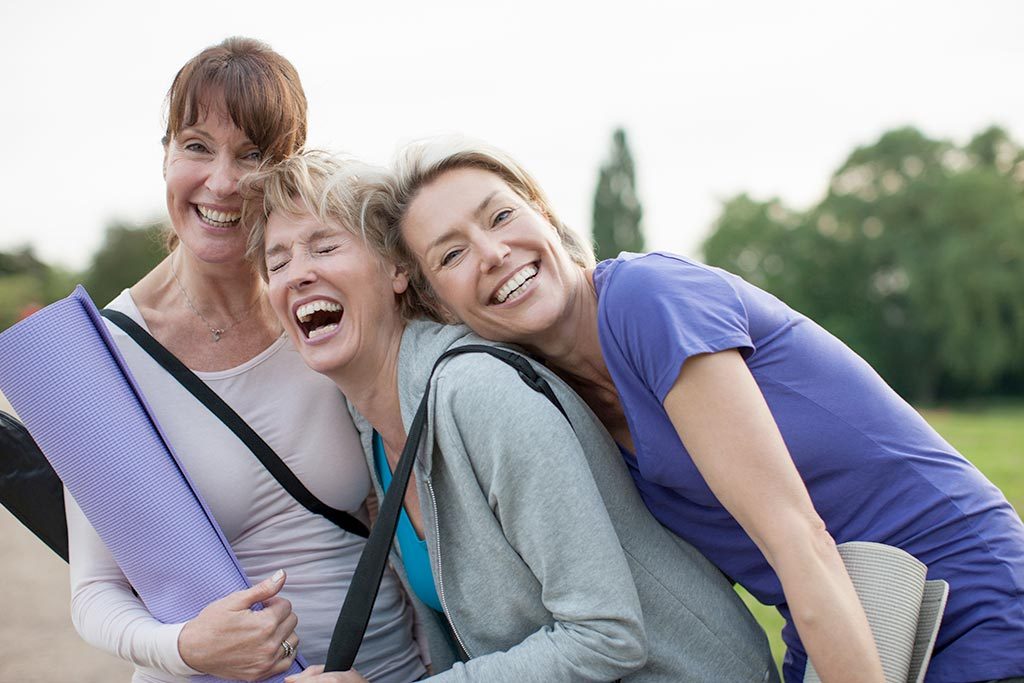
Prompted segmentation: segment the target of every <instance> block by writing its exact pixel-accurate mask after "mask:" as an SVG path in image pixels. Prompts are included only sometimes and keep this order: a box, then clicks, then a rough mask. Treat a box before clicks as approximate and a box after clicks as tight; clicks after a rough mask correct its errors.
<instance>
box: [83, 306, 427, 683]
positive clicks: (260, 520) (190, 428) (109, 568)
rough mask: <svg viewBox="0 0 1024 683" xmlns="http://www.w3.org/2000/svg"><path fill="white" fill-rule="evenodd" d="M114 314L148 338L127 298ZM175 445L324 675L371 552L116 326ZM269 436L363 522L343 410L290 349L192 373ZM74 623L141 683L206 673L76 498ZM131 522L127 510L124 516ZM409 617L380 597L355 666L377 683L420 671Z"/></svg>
mask: <svg viewBox="0 0 1024 683" xmlns="http://www.w3.org/2000/svg"><path fill="white" fill-rule="evenodd" d="M110 308H114V309H116V310H119V311H122V312H123V313H125V314H126V315H128V316H129V317H131V318H132V319H134V320H135V321H136V322H137V323H139V324H140V325H142V326H143V327H145V321H144V320H143V319H142V316H141V314H140V313H139V310H138V308H137V307H136V306H135V303H134V302H133V301H132V299H131V296H130V294H129V293H128V290H125V291H124V292H122V293H121V295H120V296H118V297H117V298H116V299H115V300H114V301H113V302H112V303H111V304H110ZM108 327H109V328H110V330H111V332H112V334H113V336H114V339H115V341H116V342H117V344H118V347H119V348H120V350H121V353H122V354H123V355H124V357H125V360H126V361H127V363H128V366H129V367H130V368H131V371H132V374H133V375H134V377H135V379H136V381H137V382H138V383H139V386H140V388H141V389H142V392H143V395H144V396H145V397H146V400H147V402H148V403H149V405H150V407H151V408H152V409H153V412H154V413H155V416H156V418H157V421H158V422H159V423H160V425H161V427H162V428H163V430H164V432H165V433H166V434H167V436H168V438H169V440H170V441H171V446H172V448H173V449H174V451H175V453H176V454H177V456H178V458H179V459H180V460H181V462H182V464H183V465H184V467H185V468H186V470H187V471H188V473H189V476H190V478H191V479H192V481H193V483H194V484H195V485H196V487H197V488H198V489H199V493H200V495H201V496H202V497H203V499H204V500H205V501H206V504H207V505H208V506H209V508H210V511H211V512H212V513H213V516H214V518H215V519H216V521H217V523H218V524H219V525H220V527H221V529H222V531H223V532H224V536H225V537H226V538H227V540H228V542H229V543H230V544H231V547H232V549H233V550H234V552H235V555H236V556H237V557H238V560H239V562H240V564H241V565H242V568H243V569H244V570H245V573H246V574H247V576H248V577H249V579H250V581H252V582H253V583H255V582H258V581H260V580H262V579H264V578H266V577H268V576H270V575H271V574H273V573H274V571H276V570H277V569H285V570H287V572H288V579H287V581H286V583H285V586H284V588H283V589H282V591H281V593H280V594H281V596H283V597H285V598H287V599H288V600H290V601H291V603H292V609H293V610H294V612H295V613H296V615H297V616H298V618H299V623H298V626H297V627H296V632H297V633H298V635H299V638H300V639H301V644H300V651H301V652H302V653H303V655H304V656H305V657H306V659H307V660H308V661H309V662H310V663H320V662H323V660H324V658H325V656H326V652H327V646H328V644H329V642H330V636H331V633H332V631H333V628H334V623H335V620H336V619H337V615H338V610H339V609H340V607H341V604H342V601H343V600H344V597H345V591H346V590H347V587H348V584H349V581H350V580H351V577H352V573H353V572H354V570H355V566H356V562H357V561H358V559H359V555H360V553H361V552H362V549H363V546H364V543H365V542H364V540H363V539H362V538H359V537H357V536H355V535H353V534H349V533H347V532H344V531H342V530H340V529H339V528H338V527H336V526H335V525H334V524H333V523H331V522H329V521H328V520H326V519H324V518H323V517H321V516H319V515H315V514H313V513H311V512H309V511H308V510H306V508H304V507H303V506H302V505H301V504H299V503H298V502H297V501H295V500H294V499H293V498H292V497H291V496H290V495H289V494H288V493H287V492H286V491H285V490H284V489H283V488H281V486H280V485H279V484H278V483H277V482H276V481H275V480H274V478H273V476H272V475H271V474H270V473H269V472H268V471H267V470H266V469H265V468H264V467H263V465H262V464H260V462H259V461H258V460H257V459H256V457H255V456H254V455H253V454H252V452H251V451H250V450H249V449H248V448H246V446H245V445H244V444H243V443H242V442H241V441H240V440H239V439H238V438H237V437H236V436H235V435H234V434H232V433H231V431H230V430H228V428H227V427H225V426H224V425H223V423H221V422H220V420H218V419H217V418H216V417H215V416H214V415H213V414H212V413H210V411H209V410H207V409H206V408H205V407H203V405H202V404H200V403H199V402H198V401H197V400H196V399H195V398H194V397H193V396H192V395H191V394H189V393H188V391H187V390H186V389H185V388H184V387H182V386H181V385H180V384H179V383H178V382H177V381H176V380H174V379H173V378H172V377H171V376H170V375H168V374H167V373H166V372H165V371H164V370H163V369H162V368H161V367H160V366H159V365H158V364H157V363H156V361H154V360H153V359H152V358H151V357H150V356H149V355H148V354H147V353H146V352H145V351H143V350H142V349H141V348H139V347H138V346H137V345H136V344H135V343H134V342H133V341H132V340H131V338H129V337H128V336H127V335H126V334H125V333H124V332H122V331H121V330H120V329H119V328H117V327H115V326H113V325H109V324H108ZM196 374H197V375H198V376H199V377H200V378H201V379H202V380H203V381H204V382H206V383H207V384H208V385H209V386H210V388H212V389H213V390H214V391H215V392H217V394H219V395H220V397H221V398H223V399H224V400H225V401H226V402H227V403H228V404H229V405H231V407H232V408H234V410H235V411H236V412H237V413H238V414H239V415H240V416H241V417H242V418H243V419H244V420H245V421H246V422H248V423H249V425H250V426H251V427H252V428H253V429H254V430H256V432H257V433H258V434H259V435H260V436H261V437H263V439H264V440H265V441H266V442H267V443H268V444H269V445H270V446H271V447H272V448H273V449H274V450H275V451H276V452H277V454H278V456H280V457H281V459H282V460H284V462H285V463H286V464H287V465H288V467H289V468H290V469H291V470H292V471H293V472H294V473H295V474H296V476H298V478H299V479H300V480H302V482H303V483H304V484H305V485H306V487H307V488H308V489H309V490H310V491H312V492H313V494H315V495H316V496H317V497H318V498H320V500H322V501H323V502H325V503H327V504H328V505H331V506H333V507H335V508H337V509H340V510H347V511H349V512H350V513H351V514H353V515H355V516H357V517H360V518H362V519H363V521H366V510H365V505H364V501H365V499H366V496H367V493H368V492H369V490H370V482H369V477H368V473H367V471H366V464H365V461H364V459H363V454H362V448H361V445H360V442H359V437H358V434H357V433H356V431H355V428H354V427H353V425H352V421H351V418H350V417H349V414H348V411H347V410H346V408H345V404H344V398H343V397H342V395H341V393H340V392H339V391H338V389H337V387H336V386H335V385H334V384H333V383H332V382H331V381H330V380H328V379H326V378H324V377H322V376H320V375H318V374H316V373H315V372H313V371H312V370H310V369H308V368H307V367H306V365H305V364H304V363H303V362H302V360H301V358H300V357H299V355H298V354H297V353H296V352H295V351H294V350H293V349H292V347H291V345H290V344H289V343H288V340H287V338H286V337H281V338H280V339H278V340H277V341H275V342H274V343H273V344H271V346H270V347H269V348H267V349H266V350H265V351H263V352H262V353H260V354H259V355H257V356H256V357H255V358H252V359H250V360H249V361H247V362H245V363H243V364H242V365H240V366H238V367H235V368H231V369H229V370H224V371H218V372H197V373H196ZM66 498H67V501H68V503H67V513H68V537H69V544H70V555H71V617H72V621H73V623H74V625H75V628H76V629H77V630H78V632H79V633H80V634H81V636H82V637H83V638H84V639H85V640H86V641H88V642H89V643H91V644H92V645H94V646H96V647H99V648H102V649H104V650H107V651H108V652H111V653H113V654H115V655H117V656H119V657H121V658H123V659H127V660H129V661H132V662H134V663H135V664H136V673H135V676H134V678H133V681H135V682H136V683H181V682H182V681H187V677H188V676H190V675H194V674H196V673H197V672H196V671H194V670H192V669H191V668H190V667H189V666H188V665H187V664H185V662H184V661H183V660H182V658H181V655H180V654H179V652H178V647H177V641H178V634H179V632H180V631H181V628H182V626H183V624H162V623H161V622H159V621H157V620H156V619H155V618H154V617H153V616H152V615H150V613H149V611H148V610H147V609H146V607H145V605H143V603H142V602H141V601H140V600H139V599H138V598H137V597H135V595H134V594H133V593H132V591H131V587H130V586H129V584H128V582H127V580H126V579H125V577H124V575H123V574H122V573H121V570H120V569H119V568H118V566H117V564H116V563H115V562H114V559H113V557H112V556H111V555H110V553H109V551H108V550H107V548H106V547H105V546H104V545H103V542H102V541H101V540H100V538H99V537H98V535H97V534H96V532H95V531H94V530H93V528H92V526H91V525H90V524H89V522H88V520H86V518H85V517H84V515H83V514H82V512H81V510H80V509H79V508H78V506H77V505H76V504H75V503H74V501H73V500H72V499H71V497H70V496H67V497H66ZM125 513H126V515H130V514H131V511H130V510H126V511H125ZM412 621H413V618H412V609H411V607H410V606H409V603H408V600H407V599H406V596H405V594H404V592H403V591H402V588H401V586H400V584H399V582H398V580H397V578H396V577H395V575H394V574H393V573H392V572H391V571H390V570H388V572H387V573H386V574H385V576H384V581H383V582H382V584H381V588H380V594H379V596H378V598H377V602H376V605H375V609H374V613H373V616H372V617H371V620H370V625H369V628H368V629H367V632H366V638H365V640H364V642H363V646H362V648H361V650H360V656H359V658H358V659H357V661H356V666H357V668H358V669H359V670H360V672H362V673H363V675H365V676H366V677H367V678H369V679H370V680H375V681H378V680H379V681H394V682H398V681H402V682H405V681H410V680H415V679H417V678H419V677H420V676H421V675H422V674H423V673H424V672H425V669H424V667H423V664H422V661H421V659H420V655H419V650H418V648H417V646H416V643H415V641H414V639H413V634H412Z"/></svg>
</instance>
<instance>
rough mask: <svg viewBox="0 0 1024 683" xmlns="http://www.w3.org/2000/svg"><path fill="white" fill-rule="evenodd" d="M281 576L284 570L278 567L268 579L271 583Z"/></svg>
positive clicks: (277, 580)
mask: <svg viewBox="0 0 1024 683" xmlns="http://www.w3.org/2000/svg"><path fill="white" fill-rule="evenodd" d="M283 578H284V570H283V569H278V570H277V571H276V572H274V575H273V576H271V577H270V581H271V582H272V583H278V582H279V581H280V580H281V579H283Z"/></svg>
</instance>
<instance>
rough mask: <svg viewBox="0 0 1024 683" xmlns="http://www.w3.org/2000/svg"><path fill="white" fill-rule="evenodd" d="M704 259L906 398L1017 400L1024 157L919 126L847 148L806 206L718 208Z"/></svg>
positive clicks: (775, 203)
mask: <svg viewBox="0 0 1024 683" xmlns="http://www.w3.org/2000/svg"><path fill="white" fill-rule="evenodd" d="M704 256H705V260H706V261H707V262H708V263H710V264H713V265H717V266H721V267H722V268H725V269H727V270H730V271H732V272H735V273H737V274H739V275H741V276H743V277H744V278H746V279H747V280H748V281H750V282H752V283H754V284H756V285H758V286H759V287H762V288H764V289H766V290H768V291H769V292H772V293H773V294H775V295H776V296H778V297H779V298H780V299H782V300H783V301H785V302H786V303H788V304H789V305H790V306H792V307H793V308H795V309H797V310H799V311H801V312H802V313H804V314H806V315H808V316H809V317H811V318H812V319H814V320H815V321H817V322H818V323H819V324H821V325H822V326H823V327H825V328H826V329H828V330H829V331H831V332H832V333H834V334H835V335H836V336H838V337H839V338H841V339H843V340H844V341H845V342H846V343H847V344H849V345H850V346H851V347H852V348H853V349H854V350H855V351H857V352H858V353H859V354H860V355H861V356H863V357H864V358H865V359H866V360H867V361H868V362H869V363H871V365H872V366H873V367H874V368H875V369H876V370H878V371H879V373H880V374H881V375H882V376H883V377H884V378H885V379H886V380H887V381H888V382H889V383H890V384H891V385H892V386H893V387H894V388H895V389H896V390H897V391H899V392H900V393H901V394H902V395H903V396H904V397H906V398H908V399H910V400H913V401H922V402H932V401H935V400H938V399H949V398H963V397H967V396H979V395H985V394H1021V393H1024V151H1022V149H1021V147H1020V145H1019V144H1017V143H1016V142H1015V141H1014V140H1012V139H1011V138H1010V136H1009V135H1008V134H1007V133H1006V131H1004V130H1002V129H1000V128H997V127H992V128H989V129H987V130H985V131H982V132H981V133H979V134H977V135H976V136H974V138H973V139H971V140H970V142H968V143H967V144H966V145H963V146H958V145H956V144H954V143H952V142H950V141H947V140H936V139H931V138H929V137H927V136H926V135H924V134H923V133H922V132H920V131H919V130H917V129H915V128H911V127H907V128H900V129H897V130H892V131H889V132H887V133H885V134H883V135H882V136H881V138H879V140H878V141H877V142H875V143H874V144H871V145H867V146H864V147H860V148H858V149H855V150H854V151H853V152H852V153H851V154H850V156H849V157H848V158H847V159H846V161H845V162H844V163H843V164H842V165H841V166H840V167H839V168H838V169H837V170H836V171H835V173H833V174H832V177H831V180H830V183H829V186H828V191H827V193H826V195H825V197H824V198H823V199H822V200H821V201H820V202H818V204H816V205H815V206H812V207H811V208H809V209H807V210H806V211H797V210H794V209H792V208H789V207H787V206H785V205H784V204H783V203H782V202H781V201H779V200H778V199H769V200H767V201H758V200H755V199H752V198H751V197H749V196H747V195H745V194H741V195H739V196H737V197H733V198H731V199H729V200H728V201H726V202H725V203H724V205H723V207H722V211H721V214H720V216H719V218H718V220H717V221H716V223H715V225H714V227H713V232H712V234H711V236H710V237H709V238H708V239H707V241H706V242H705V244H704Z"/></svg>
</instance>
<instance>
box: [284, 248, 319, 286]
mask: <svg viewBox="0 0 1024 683" xmlns="http://www.w3.org/2000/svg"><path fill="white" fill-rule="evenodd" d="M316 281H317V273H316V269H315V268H314V267H313V262H312V261H311V260H310V259H307V258H303V257H302V256H296V257H294V258H292V262H291V263H289V264H288V287H289V288H290V289H294V290H300V289H302V288H304V287H308V286H309V285H311V284H313V283H314V282H316Z"/></svg>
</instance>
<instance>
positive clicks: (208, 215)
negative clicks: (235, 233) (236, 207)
mask: <svg viewBox="0 0 1024 683" xmlns="http://www.w3.org/2000/svg"><path fill="white" fill-rule="evenodd" d="M195 207H196V213H198V214H199V217H200V218H202V219H203V220H204V221H205V222H207V223H209V224H210V225H212V226H213V227H215V228H232V227H234V226H236V225H238V222H239V221H240V220H242V214H240V213H239V212H237V211H217V210H216V209H211V208H210V207H208V206H203V205H201V204H196V205H195Z"/></svg>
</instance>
